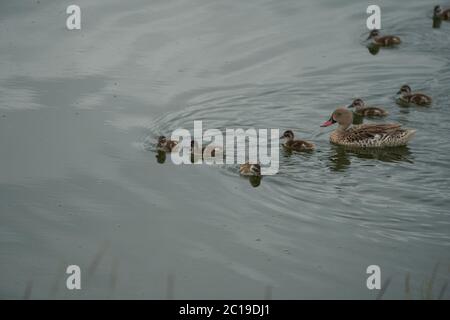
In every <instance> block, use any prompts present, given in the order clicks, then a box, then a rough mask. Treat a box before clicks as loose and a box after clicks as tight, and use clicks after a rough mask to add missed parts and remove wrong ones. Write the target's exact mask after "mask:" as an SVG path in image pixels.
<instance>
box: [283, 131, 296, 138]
mask: <svg viewBox="0 0 450 320" xmlns="http://www.w3.org/2000/svg"><path fill="white" fill-rule="evenodd" d="M283 138H286V139H294V132H292V130H286V131H285V132H284V133H283V135H282V136H281V137H280V139H283Z"/></svg>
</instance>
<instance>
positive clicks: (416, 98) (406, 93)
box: [397, 84, 433, 106]
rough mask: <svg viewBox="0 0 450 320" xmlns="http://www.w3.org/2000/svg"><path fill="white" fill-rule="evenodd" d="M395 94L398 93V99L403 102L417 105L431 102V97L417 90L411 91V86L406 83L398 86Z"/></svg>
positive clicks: (427, 104) (425, 104)
mask: <svg viewBox="0 0 450 320" xmlns="http://www.w3.org/2000/svg"><path fill="white" fill-rule="evenodd" d="M397 94H400V98H399V101H400V102H403V103H414V104H416V105H418V106H429V105H430V104H431V103H432V102H433V100H432V99H431V97H430V96H427V95H426V94H423V93H418V92H417V93H412V92H411V87H410V86H408V85H406V84H405V85H404V86H402V87H401V88H400V90H399V91H398V92H397Z"/></svg>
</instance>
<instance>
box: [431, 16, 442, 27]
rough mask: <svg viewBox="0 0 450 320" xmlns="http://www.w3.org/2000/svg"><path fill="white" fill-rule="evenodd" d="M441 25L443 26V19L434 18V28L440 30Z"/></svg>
mask: <svg viewBox="0 0 450 320" xmlns="http://www.w3.org/2000/svg"><path fill="white" fill-rule="evenodd" d="M441 24H442V19H441V18H437V17H433V28H434V29H439V28H440V27H441Z"/></svg>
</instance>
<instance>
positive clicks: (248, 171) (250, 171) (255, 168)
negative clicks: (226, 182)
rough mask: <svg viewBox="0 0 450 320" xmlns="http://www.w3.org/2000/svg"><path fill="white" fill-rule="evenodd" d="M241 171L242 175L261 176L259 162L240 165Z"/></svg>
mask: <svg viewBox="0 0 450 320" xmlns="http://www.w3.org/2000/svg"><path fill="white" fill-rule="evenodd" d="M239 173H240V174H241V175H242V176H258V177H259V176H261V166H260V165H259V164H258V163H255V164H250V163H248V162H247V163H244V164H241V165H240V166H239Z"/></svg>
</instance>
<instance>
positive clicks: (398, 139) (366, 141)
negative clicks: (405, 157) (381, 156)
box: [321, 108, 416, 148]
mask: <svg viewBox="0 0 450 320" xmlns="http://www.w3.org/2000/svg"><path fill="white" fill-rule="evenodd" d="M352 122H353V113H352V112H351V111H350V110H348V108H338V109H336V110H335V111H334V112H333V113H332V115H331V117H330V119H329V120H328V121H325V122H324V123H323V124H322V125H321V127H328V126H331V125H333V124H335V123H338V124H339V127H338V128H337V129H336V130H335V131H333V132H332V133H331V135H330V142H331V143H333V144H337V145H342V146H347V147H351V148H382V147H400V146H405V145H406V144H407V143H408V142H409V141H410V140H411V139H412V138H413V136H414V134H415V132H416V130H414V129H404V128H402V126H401V124H396V123H385V124H378V123H377V124H362V125H357V126H352Z"/></svg>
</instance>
